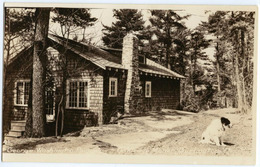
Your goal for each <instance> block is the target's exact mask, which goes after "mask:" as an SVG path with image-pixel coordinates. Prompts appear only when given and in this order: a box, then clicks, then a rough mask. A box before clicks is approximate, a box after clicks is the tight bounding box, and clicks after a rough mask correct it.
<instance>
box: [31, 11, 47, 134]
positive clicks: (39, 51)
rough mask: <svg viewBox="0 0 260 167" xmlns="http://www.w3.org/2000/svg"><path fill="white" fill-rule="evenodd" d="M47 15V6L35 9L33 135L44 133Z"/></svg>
mask: <svg viewBox="0 0 260 167" xmlns="http://www.w3.org/2000/svg"><path fill="white" fill-rule="evenodd" d="M49 17H50V9H49V8H37V9H36V25H35V35H34V51H33V77H32V79H33V80H32V94H33V98H32V111H33V112H32V123H33V126H32V127H33V129H32V130H33V136H34V137H43V136H45V135H46V133H45V124H46V116H45V81H46V65H47V64H46V61H47V56H46V48H47V37H48V30H49Z"/></svg>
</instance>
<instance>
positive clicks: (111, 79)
mask: <svg viewBox="0 0 260 167" xmlns="http://www.w3.org/2000/svg"><path fill="white" fill-rule="evenodd" d="M112 81H115V94H114V95H111V82H112ZM117 89H118V80H117V78H114V77H109V90H108V91H109V97H117Z"/></svg>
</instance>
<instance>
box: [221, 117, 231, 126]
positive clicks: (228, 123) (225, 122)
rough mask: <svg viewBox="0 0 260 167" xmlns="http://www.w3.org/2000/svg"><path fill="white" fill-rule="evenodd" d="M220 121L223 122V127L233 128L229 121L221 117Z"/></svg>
mask: <svg viewBox="0 0 260 167" xmlns="http://www.w3.org/2000/svg"><path fill="white" fill-rule="evenodd" d="M220 120H221V123H222V125H223V126H227V127H228V128H231V127H232V124H231V122H230V121H229V119H227V118H225V117H221V118H220Z"/></svg>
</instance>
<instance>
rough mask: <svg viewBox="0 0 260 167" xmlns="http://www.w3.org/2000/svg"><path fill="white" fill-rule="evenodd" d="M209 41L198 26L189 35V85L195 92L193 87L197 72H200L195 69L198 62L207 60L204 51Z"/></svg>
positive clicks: (196, 79)
mask: <svg viewBox="0 0 260 167" xmlns="http://www.w3.org/2000/svg"><path fill="white" fill-rule="evenodd" d="M209 42H210V41H209V40H207V39H206V38H205V36H204V33H203V31H201V28H200V26H198V27H197V28H196V29H195V30H194V31H193V32H192V33H191V39H190V47H191V50H190V62H191V64H190V69H189V70H190V83H191V85H192V86H193V89H194V90H195V85H196V82H197V81H198V82H199V80H198V78H197V74H196V73H197V72H200V70H198V69H197V66H198V60H199V59H200V60H207V59H208V56H207V55H206V53H205V51H204V49H206V48H207V47H208V46H209V44H210V43H209Z"/></svg>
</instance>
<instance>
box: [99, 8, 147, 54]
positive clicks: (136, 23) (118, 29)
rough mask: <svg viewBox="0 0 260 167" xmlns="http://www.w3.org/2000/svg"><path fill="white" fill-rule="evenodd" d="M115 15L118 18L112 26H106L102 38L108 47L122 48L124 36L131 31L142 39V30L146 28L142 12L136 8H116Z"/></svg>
mask: <svg viewBox="0 0 260 167" xmlns="http://www.w3.org/2000/svg"><path fill="white" fill-rule="evenodd" d="M113 12H114V17H115V18H116V19H117V21H116V22H115V23H112V26H111V27H110V26H106V25H103V26H104V29H103V33H104V36H103V37H102V40H103V42H104V44H105V45H106V46H107V47H111V48H119V49H121V48H122V44H123V38H124V37H125V36H126V34H127V33H128V32H130V31H134V32H136V33H137V34H136V35H137V37H138V38H139V39H142V36H141V31H142V30H143V29H144V21H143V19H142V14H141V12H140V11H138V10H136V9H118V10H117V9H115V10H113Z"/></svg>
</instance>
